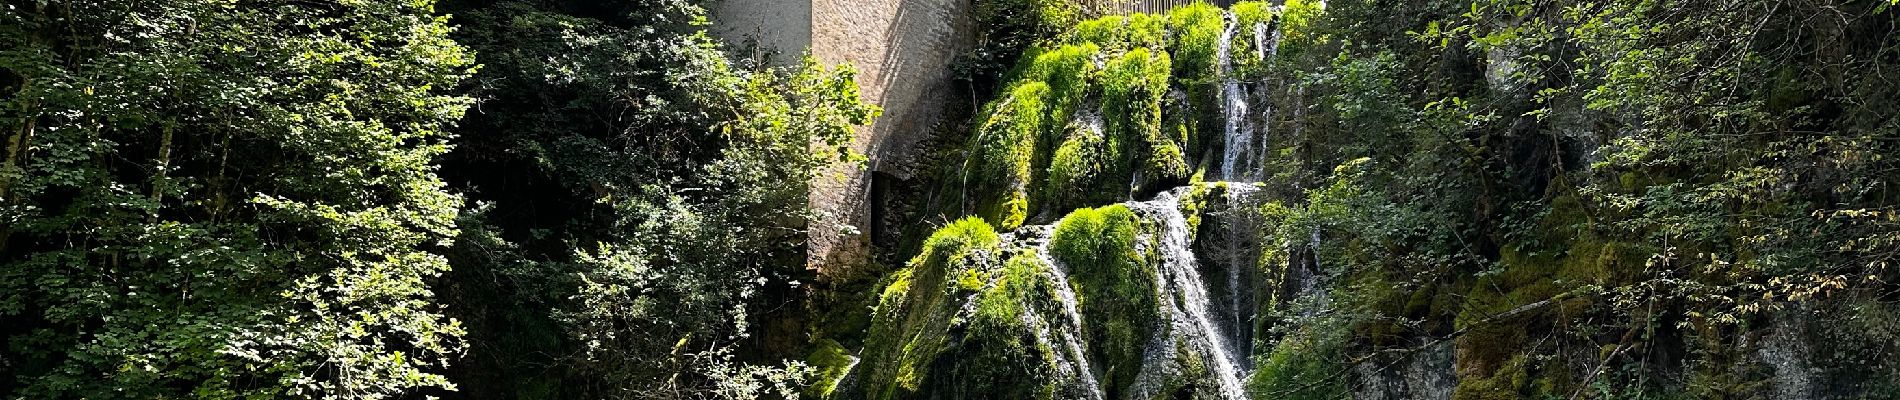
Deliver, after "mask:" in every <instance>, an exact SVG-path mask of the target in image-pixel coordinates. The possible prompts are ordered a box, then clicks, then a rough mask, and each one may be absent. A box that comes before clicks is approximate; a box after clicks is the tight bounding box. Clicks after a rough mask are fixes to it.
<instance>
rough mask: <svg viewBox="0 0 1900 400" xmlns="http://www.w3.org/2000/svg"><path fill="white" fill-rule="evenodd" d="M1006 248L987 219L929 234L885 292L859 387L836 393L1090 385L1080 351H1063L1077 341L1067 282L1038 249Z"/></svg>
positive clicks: (1061, 393) (883, 395)
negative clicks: (1077, 358) (1065, 304)
mask: <svg viewBox="0 0 1900 400" xmlns="http://www.w3.org/2000/svg"><path fill="white" fill-rule="evenodd" d="M1005 251H1006V250H1004V248H1003V246H1002V244H1001V243H1000V239H999V236H998V235H996V233H995V231H994V230H993V229H991V228H990V227H989V226H988V225H987V224H986V223H984V222H983V221H982V220H981V219H976V218H966V219H964V220H960V221H958V222H956V223H953V224H951V225H950V226H947V227H944V228H943V229H940V230H938V231H937V233H936V234H934V235H932V236H931V238H930V239H929V240H928V241H927V242H926V244H925V248H924V250H923V253H922V254H920V255H919V256H918V257H917V258H914V259H912V260H911V262H910V264H909V266H908V267H906V268H905V269H903V270H900V271H899V272H898V273H897V274H895V275H894V276H893V278H892V279H891V282H890V284H889V285H888V286H887V287H886V288H885V290H884V293H883V295H882V297H881V299H880V302H879V304H878V308H877V310H876V311H875V313H874V316H873V325H872V328H871V334H870V335H869V336H868V337H867V339H866V344H865V349H864V351H863V352H862V353H861V354H862V357H863V361H862V362H860V363H859V366H858V367H857V369H856V372H855V373H856V374H857V375H856V376H858V377H859V378H858V382H857V383H858V387H857V388H856V390H839V391H833V392H834V394H833V395H832V396H831V398H860V397H861V398H867V399H895V398H941V399H993V398H1009V399H1054V398H1073V397H1079V396H1080V395H1082V394H1083V393H1086V392H1087V391H1090V390H1093V388H1089V387H1087V386H1086V385H1085V384H1083V382H1085V380H1084V379H1081V376H1080V375H1078V372H1079V371H1082V368H1080V367H1078V366H1076V365H1075V364H1072V362H1073V358H1074V357H1068V356H1067V355H1065V354H1058V353H1057V352H1059V351H1065V349H1066V348H1065V347H1064V346H1063V345H1061V344H1060V343H1071V342H1079V340H1080V338H1079V337H1077V336H1079V335H1080V333H1077V332H1071V330H1070V329H1066V328H1064V327H1065V326H1069V324H1067V323H1066V322H1060V321H1066V320H1065V319H1064V318H1066V316H1065V315H1064V313H1063V311H1062V305H1061V304H1060V303H1059V302H1058V300H1056V299H1057V298H1058V297H1059V296H1058V295H1057V293H1058V292H1059V290H1061V289H1065V288H1060V287H1058V286H1057V285H1056V283H1055V281H1053V280H1052V279H1051V278H1050V276H1051V274H1052V271H1051V270H1050V266H1049V265H1048V264H1047V263H1045V262H1043V261H1042V260H1043V258H1042V257H1039V256H1037V255H1036V254H1035V253H1034V252H1033V250H1030V251H1022V252H1017V253H1015V254H1014V255H1012V256H1009V257H1007V258H1006V261H999V260H1004V258H1003V257H1002V256H1003V252H1005ZM822 350H823V349H821V352H822ZM820 355H822V354H819V355H814V357H819V356H820ZM815 359H816V358H815Z"/></svg>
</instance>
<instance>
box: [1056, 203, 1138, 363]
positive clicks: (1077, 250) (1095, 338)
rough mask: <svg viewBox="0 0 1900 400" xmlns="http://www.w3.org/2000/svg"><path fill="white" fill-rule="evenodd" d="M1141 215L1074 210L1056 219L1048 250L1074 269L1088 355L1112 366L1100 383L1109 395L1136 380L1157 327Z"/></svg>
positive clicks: (1115, 208) (1113, 209)
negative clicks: (1141, 243) (1140, 247)
mask: <svg viewBox="0 0 1900 400" xmlns="http://www.w3.org/2000/svg"><path fill="white" fill-rule="evenodd" d="M1140 225H1141V220H1140V218H1139V217H1137V216H1136V215H1135V213H1134V212H1133V211H1130V210H1129V209H1128V208H1127V207H1124V206H1121V205H1113V206H1107V207H1102V208H1093V209H1091V208H1084V209H1079V210H1075V212H1073V213H1070V214H1069V215H1068V216H1067V217H1063V218H1062V221H1061V222H1058V223H1056V230H1055V234H1054V236H1053V237H1051V238H1050V239H1049V249H1050V250H1049V252H1050V256H1051V257H1053V258H1054V259H1055V260H1056V262H1058V263H1061V264H1062V265H1063V266H1066V267H1067V268H1068V270H1069V271H1070V273H1071V274H1072V277H1071V283H1072V284H1074V285H1075V292H1076V297H1078V298H1079V301H1080V303H1081V312H1082V316H1083V319H1084V320H1086V321H1089V322H1090V324H1089V325H1088V326H1086V327H1084V330H1083V333H1084V339H1085V340H1086V342H1087V343H1088V347H1089V354H1090V359H1091V360H1094V361H1093V362H1094V363H1095V364H1094V365H1096V367H1097V368H1101V369H1102V370H1104V371H1110V372H1109V373H1108V374H1105V375H1104V376H1102V377H1101V384H1102V385H1103V387H1105V388H1108V390H1109V394H1110V396H1111V397H1112V396H1116V393H1117V391H1118V390H1122V389H1123V388H1126V387H1127V386H1128V385H1129V384H1131V383H1133V382H1134V378H1135V376H1136V375H1137V374H1139V373H1140V371H1141V369H1142V368H1143V367H1144V365H1143V357H1142V351H1143V349H1144V348H1145V347H1146V346H1147V344H1148V341H1149V340H1150V338H1152V337H1153V332H1154V330H1155V329H1159V328H1160V327H1159V326H1158V324H1159V323H1160V315H1159V312H1160V310H1159V309H1157V307H1158V305H1157V303H1156V301H1155V297H1154V293H1155V287H1156V286H1157V285H1158V283H1156V282H1155V281H1154V278H1155V277H1156V276H1157V275H1156V272H1155V268H1156V266H1155V263H1154V262H1151V261H1149V260H1148V258H1147V257H1146V256H1144V255H1142V254H1141V253H1139V252H1138V251H1137V249H1136V245H1135V243H1136V239H1137V235H1140V234H1141V226H1140Z"/></svg>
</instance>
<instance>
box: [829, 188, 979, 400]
mask: <svg viewBox="0 0 1900 400" xmlns="http://www.w3.org/2000/svg"><path fill="white" fill-rule="evenodd" d="M1000 252H1001V247H1000V239H999V237H998V236H997V234H996V230H995V229H993V228H991V227H990V225H989V224H988V223H985V222H984V221H983V220H981V219H976V218H965V219H962V220H958V221H956V222H954V223H951V224H950V225H948V226H945V227H943V228H942V229H939V230H937V232H936V233H933V234H931V235H930V238H929V239H927V240H925V242H924V246H923V250H922V253H920V254H918V255H917V257H915V258H912V259H911V261H910V263H909V264H908V265H907V266H906V267H905V268H904V269H902V270H899V271H898V272H897V273H895V274H892V276H891V277H890V278H889V281H890V283H889V284H887V285H885V287H884V290H883V291H882V294H881V295H880V296H879V298H878V305H877V309H876V310H875V311H874V312H873V314H872V317H871V330H870V334H869V335H867V336H866V338H865V345H864V350H863V351H862V352H861V353H860V356H861V357H862V358H863V360H862V361H861V362H860V365H859V366H858V367H857V371H858V372H857V373H858V374H859V376H860V377H861V378H860V382H861V386H862V387H861V388H859V389H860V391H861V392H862V394H863V395H864V396H863V397H864V398H870V399H889V398H904V397H909V396H913V395H915V394H917V393H921V391H922V390H923V389H924V387H923V386H922V385H923V383H924V378H925V377H926V376H927V374H928V373H929V372H930V371H929V370H930V367H931V365H932V364H934V363H936V362H937V360H938V357H939V356H940V355H942V353H943V352H944V351H945V350H947V349H949V347H950V346H951V344H952V343H953V342H952V340H951V339H952V338H951V336H950V329H951V326H952V324H953V323H955V322H956V321H955V318H956V314H957V311H958V309H959V308H960V307H959V305H961V304H963V303H964V302H965V301H967V300H968V299H969V297H970V296H973V295H975V294H976V293H975V292H973V291H971V290H970V289H968V288H966V287H964V286H963V285H959V284H957V282H956V281H957V279H956V278H958V277H961V276H962V275H963V274H964V273H966V272H969V271H973V270H976V271H980V270H984V269H987V268H988V267H986V266H993V265H996V264H997V261H996V259H997V258H998V257H999V256H1000V254H999V253H1000ZM852 397H855V396H852Z"/></svg>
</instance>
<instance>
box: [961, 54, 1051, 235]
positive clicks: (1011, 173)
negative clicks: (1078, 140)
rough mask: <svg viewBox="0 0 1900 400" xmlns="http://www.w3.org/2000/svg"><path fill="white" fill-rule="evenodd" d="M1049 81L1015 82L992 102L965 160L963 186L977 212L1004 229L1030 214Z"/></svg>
mask: <svg viewBox="0 0 1900 400" xmlns="http://www.w3.org/2000/svg"><path fill="white" fill-rule="evenodd" d="M1049 93H1050V92H1049V85H1047V84H1044V83H1042V82H1028V83H1024V84H1021V85H1017V86H1016V88H1015V90H1012V91H1011V92H1010V94H1009V96H1007V97H1005V98H1003V99H1002V100H999V101H998V103H996V104H992V105H991V106H990V108H991V110H990V112H989V113H987V114H986V115H987V117H986V118H985V120H984V121H983V122H982V124H981V125H979V126H978V128H977V132H976V134H975V135H976V136H975V138H974V139H975V144H974V149H973V150H972V152H971V157H970V159H969V160H968V161H967V165H968V167H966V171H965V173H967V174H969V175H968V178H967V180H968V181H969V183H968V184H967V185H968V188H967V190H968V191H969V193H970V194H971V195H972V198H971V201H973V202H974V203H975V205H976V211H977V215H979V216H981V217H983V219H985V220H988V221H989V223H990V224H992V225H995V226H997V227H1000V228H1002V229H1005V230H1008V229H1015V228H1016V227H1018V226H1022V224H1023V221H1024V220H1026V219H1027V218H1028V214H1029V198H1030V192H1029V191H1030V189H1031V188H1032V185H1033V184H1034V183H1035V178H1036V175H1035V174H1034V173H1033V172H1032V171H1034V169H1035V168H1034V165H1035V157H1036V149H1037V142H1038V139H1039V138H1040V137H1041V131H1042V124H1043V118H1044V113H1043V110H1044V107H1043V104H1044V101H1045V99H1047V98H1048V96H1049Z"/></svg>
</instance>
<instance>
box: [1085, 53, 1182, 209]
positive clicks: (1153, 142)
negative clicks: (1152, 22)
mask: <svg viewBox="0 0 1900 400" xmlns="http://www.w3.org/2000/svg"><path fill="white" fill-rule="evenodd" d="M1172 70H1173V61H1172V60H1171V59H1170V58H1169V56H1168V54H1167V53H1165V52H1159V53H1158V52H1152V51H1150V50H1148V49H1147V48H1136V49H1134V50H1130V51H1128V52H1127V53H1124V54H1122V55H1121V56H1120V57H1116V58H1115V59H1114V60H1110V61H1109V62H1108V65H1107V66H1106V67H1104V68H1103V72H1102V86H1103V90H1102V117H1103V119H1104V120H1105V124H1104V125H1105V126H1106V131H1107V135H1108V138H1109V139H1108V144H1109V146H1110V149H1111V150H1110V151H1111V154H1110V155H1111V156H1112V157H1115V159H1116V160H1117V161H1116V163H1117V164H1118V166H1117V168H1115V169H1114V170H1115V171H1117V172H1120V171H1129V172H1127V173H1136V174H1138V176H1141V177H1142V178H1143V179H1144V180H1146V181H1150V182H1174V183H1177V184H1178V183H1180V182H1182V181H1185V180H1186V179H1187V177H1188V176H1187V173H1188V163H1187V155H1186V153H1185V152H1184V151H1183V150H1182V146H1184V145H1185V140H1186V139H1185V138H1176V137H1170V136H1169V135H1165V134H1163V130H1162V119H1161V110H1162V100H1163V99H1165V98H1166V96H1167V93H1168V76H1169V72H1170V71H1172ZM1122 149H1128V151H1122ZM1117 175H1121V176H1124V177H1126V176H1128V175H1126V173H1123V174H1117Z"/></svg>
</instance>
